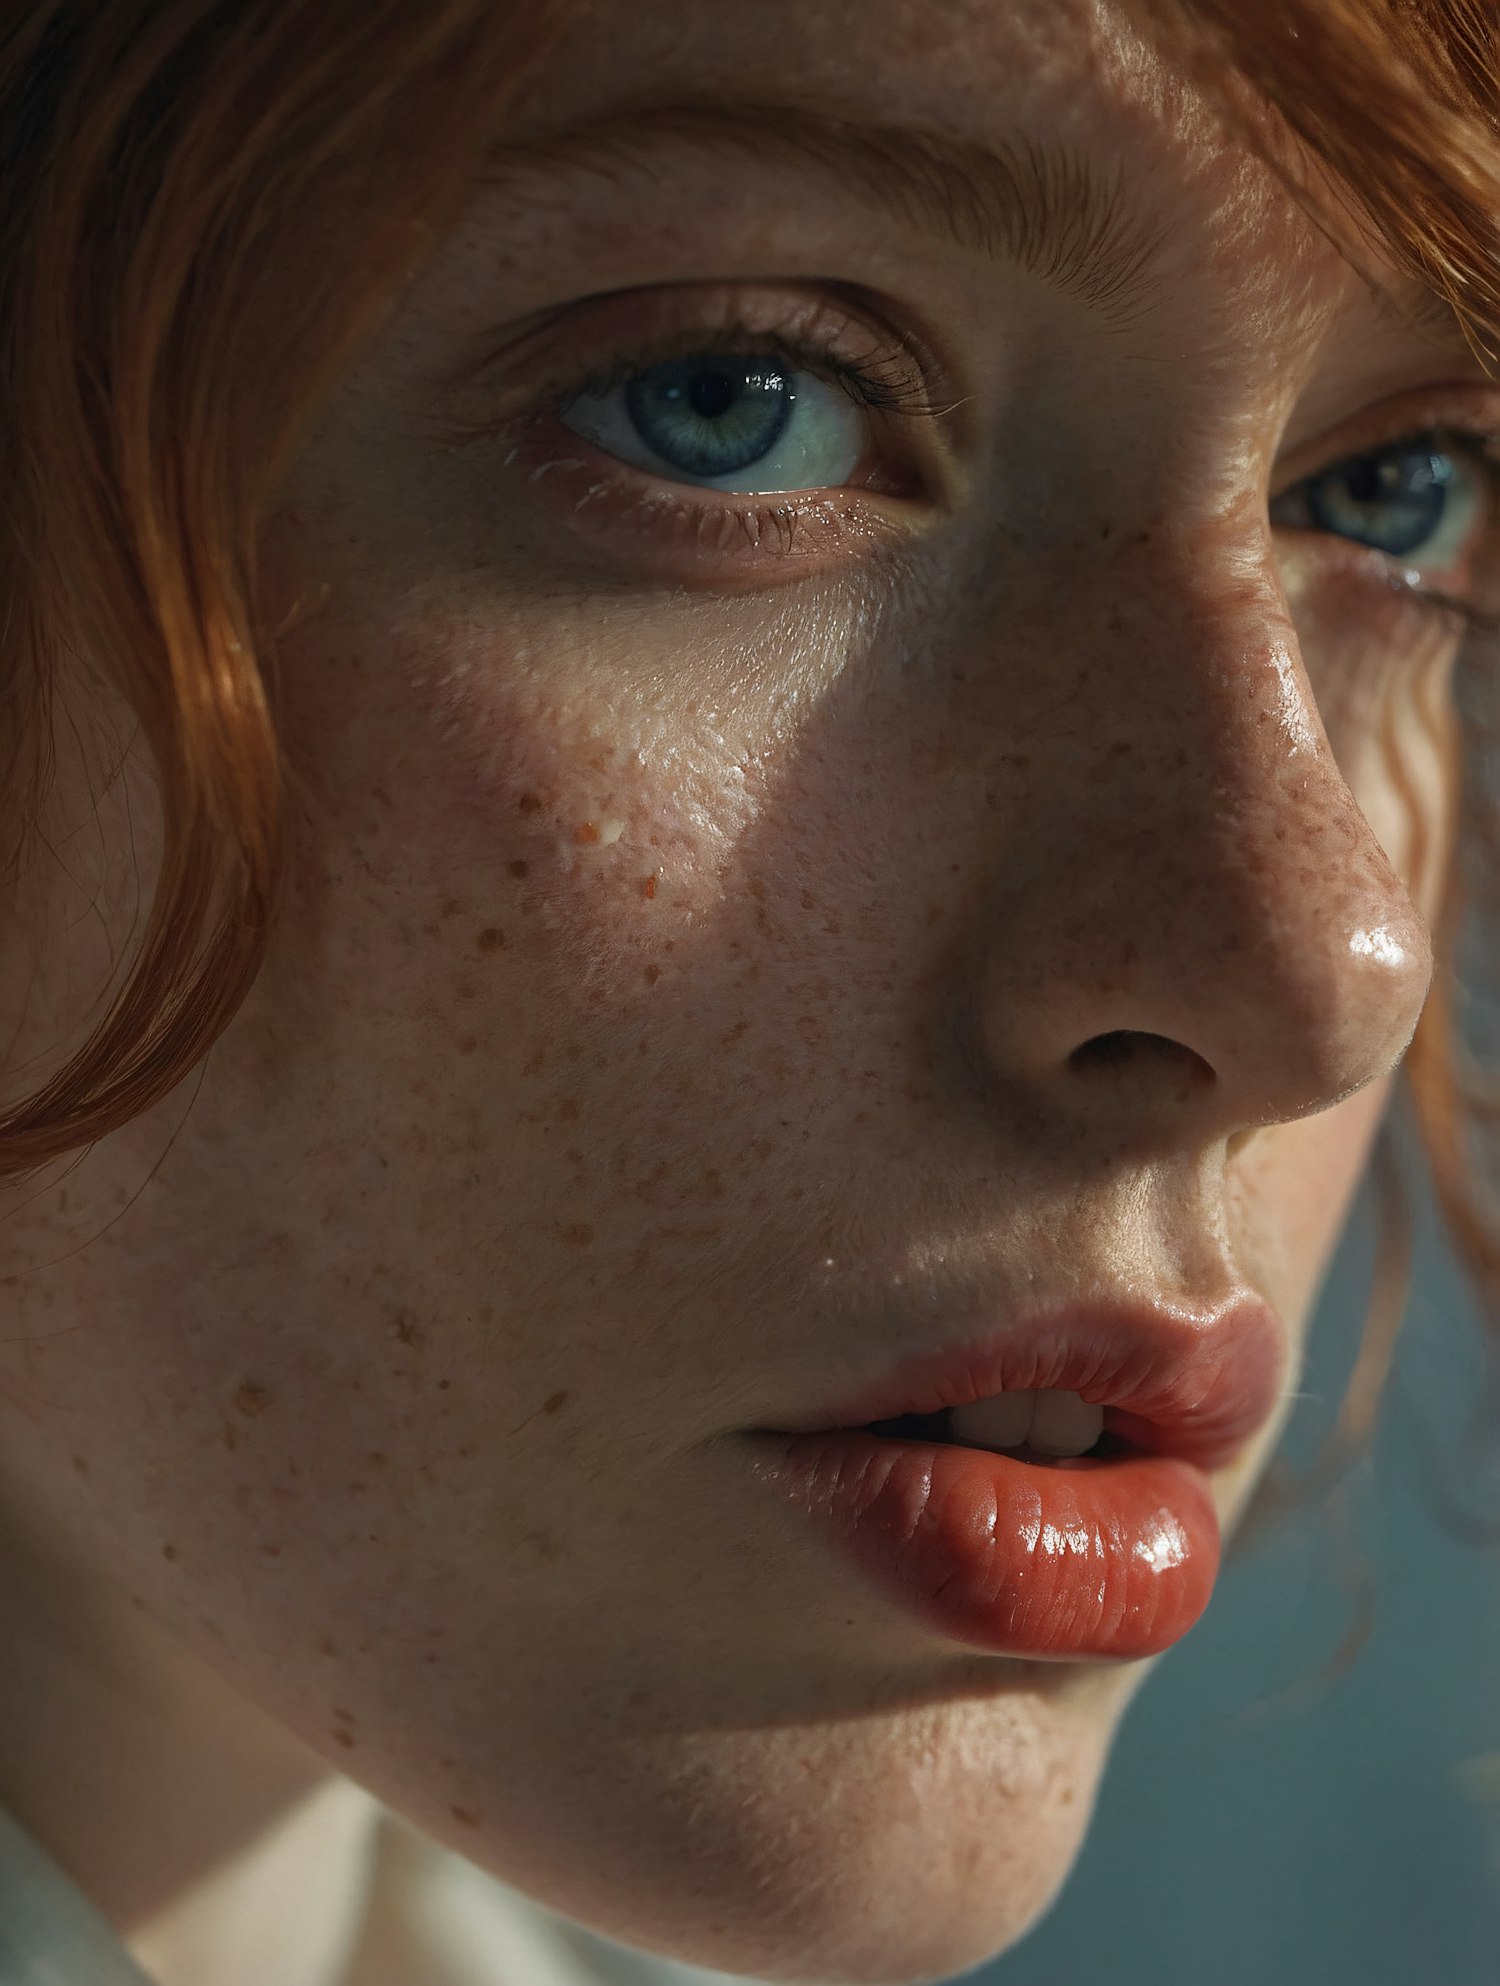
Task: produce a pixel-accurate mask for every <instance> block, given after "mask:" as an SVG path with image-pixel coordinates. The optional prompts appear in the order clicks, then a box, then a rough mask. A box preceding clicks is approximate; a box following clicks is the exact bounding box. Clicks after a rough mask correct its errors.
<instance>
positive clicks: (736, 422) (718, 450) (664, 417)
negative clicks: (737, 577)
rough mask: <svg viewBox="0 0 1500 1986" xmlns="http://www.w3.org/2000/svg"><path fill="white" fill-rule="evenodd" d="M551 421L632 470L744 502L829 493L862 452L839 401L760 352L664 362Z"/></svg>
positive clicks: (858, 416)
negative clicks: (778, 494)
mask: <svg viewBox="0 0 1500 1986" xmlns="http://www.w3.org/2000/svg"><path fill="white" fill-rule="evenodd" d="M558 418H559V419H560V420H561V421H562V424H563V425H564V427H568V428H571V429H572V430H573V432H574V433H575V434H580V435H582V436H583V437H584V439H585V440H587V441H591V442H593V443H594V445H595V446H596V447H598V448H601V449H603V450H604V452H605V453H606V454H608V455H614V456H617V457H618V458H619V459H620V460H621V461H622V462H628V463H630V464H631V465H632V467H634V468H637V469H645V470H648V471H649V472H650V473H651V474H653V475H656V476H662V477H665V478H667V479H668V480H670V481H672V482H679V483H698V484H701V485H703V486H704V487H705V488H708V489H717V490H732V491H740V492H743V493H747V494H748V493H756V494H765V493H769V492H772V491H792V490H807V489H829V488H836V487H838V486H839V485H840V484H842V483H844V482H846V481H847V480H848V478H849V476H850V475H852V474H853V472H854V470H855V469H856V468H857V467H858V464H859V460H860V457H861V455H862V454H863V453H864V447H865V417H864V414H863V411H862V410H861V408H860V407H859V406H857V405H856V403H855V402H854V400H853V399H851V397H850V396H849V394H847V393H845V392H843V391H841V390H840V389H839V388H838V387H836V386H832V385H830V384H829V383H828V382H827V381H825V380H821V379H819V378H817V377H816V376H815V375H814V374H812V373H807V372H798V371H796V370H794V369H793V368H792V367H791V366H789V365H787V364H785V363H784V361H782V360H781V359H778V358H776V357H775V356H774V355H771V354H768V353H764V352H749V353H734V354H725V353H717V352H713V353H700V354H696V355H692V356H689V357H687V358H680V359H665V360H663V361H662V362H661V363H660V364H657V365H652V366H646V367H644V368H643V369H642V370H641V371H640V372H638V373H634V374H632V375H631V376H630V377H629V378H628V379H627V380H625V381H624V383H623V384H621V385H616V386H609V387H605V388H604V389H603V390H602V391H599V392H583V393H579V394H576V395H575V396H574V397H573V399H572V400H570V401H569V402H568V404H567V405H566V406H565V407H564V408H563V409H562V410H561V412H560V413H559V416H558Z"/></svg>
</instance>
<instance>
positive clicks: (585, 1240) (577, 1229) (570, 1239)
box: [562, 1221, 594, 1248]
mask: <svg viewBox="0 0 1500 1986" xmlns="http://www.w3.org/2000/svg"><path fill="white" fill-rule="evenodd" d="M593 1238H594V1230H593V1229H592V1228H591V1227H590V1226H589V1225H588V1223H587V1222H586V1221H570V1222H569V1223H568V1225H567V1226H566V1227H565V1228H564V1229H563V1231H562V1239H563V1243H564V1245H565V1246H566V1247H568V1248H587V1247H588V1245H589V1243H590V1242H591V1241H592V1240H593Z"/></svg>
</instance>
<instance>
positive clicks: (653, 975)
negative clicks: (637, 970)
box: [645, 965, 661, 986]
mask: <svg viewBox="0 0 1500 1986" xmlns="http://www.w3.org/2000/svg"><path fill="white" fill-rule="evenodd" d="M660 978H661V967H660V966H659V965H648V966H647V967H646V968H645V980H646V984H647V985H648V986H654V985H655V984H656V982H657V980H658V979H660Z"/></svg>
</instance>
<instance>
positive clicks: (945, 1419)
mask: <svg viewBox="0 0 1500 1986" xmlns="http://www.w3.org/2000/svg"><path fill="white" fill-rule="evenodd" d="M953 1414H954V1410H953V1408H952V1407H944V1408H943V1409H942V1411H941V1412H940V1413H935V1414H898V1415H897V1416H896V1417H895V1419H893V1420H883V1421H870V1422H869V1423H868V1424H867V1425H866V1426H865V1427H864V1428H863V1429H862V1430H860V1431H861V1432H862V1433H865V1434H874V1435H879V1436H880V1437H882V1438H883V1439H884V1440H887V1441H932V1442H937V1443H939V1444H940V1445H941V1446H943V1447H946V1448H974V1449H978V1450H980V1451H981V1452H983V1453H985V1454H990V1455H1009V1456H1011V1457H1012V1458H1013V1459H1014V1460H1015V1461H1017V1462H1029V1463H1031V1464H1032V1465H1033V1466H1034V1467H1036V1468H1042V1469H1057V1468H1064V1467H1066V1466H1067V1465H1068V1464H1070V1463H1076V1462H1079V1461H1090V1462H1109V1461H1116V1460H1119V1459H1121V1458H1122V1457H1125V1456H1129V1455H1138V1454H1140V1453H1141V1452H1142V1450H1141V1449H1140V1447H1139V1446H1138V1445H1137V1444H1136V1443H1135V1442H1132V1441H1127V1440H1126V1439H1125V1438H1124V1436H1123V1435H1120V1434H1117V1433H1116V1432H1115V1431H1114V1429H1113V1428H1111V1427H1110V1425H1109V1417H1108V1410H1107V1409H1106V1411H1105V1418H1104V1425H1103V1426H1102V1427H1101V1429H1100V1431H1099V1434H1098V1435H1097V1437H1096V1438H1095V1440H1094V1441H1093V1443H1092V1444H1091V1445H1090V1446H1089V1447H1087V1448H1072V1447H1070V1448H1068V1449H1067V1451H1066V1452H1065V1453H1059V1452H1058V1450H1057V1449H1056V1447H1054V1446H1049V1447H1045V1448H1041V1447H1036V1446H1034V1445H1033V1444H1032V1442H1031V1441H1029V1440H1026V1439H1024V1438H1023V1439H1022V1440H1021V1441H1018V1442H1007V1443H1004V1444H1003V1445H1000V1444H997V1443H994V1442H990V1441H984V1440H978V1439H975V1438H973V1437H971V1436H968V1435H961V1434H959V1433H958V1432H956V1431H955V1429H954V1425H953Z"/></svg>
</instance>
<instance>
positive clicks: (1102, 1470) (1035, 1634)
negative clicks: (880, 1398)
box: [750, 1428, 1219, 1661]
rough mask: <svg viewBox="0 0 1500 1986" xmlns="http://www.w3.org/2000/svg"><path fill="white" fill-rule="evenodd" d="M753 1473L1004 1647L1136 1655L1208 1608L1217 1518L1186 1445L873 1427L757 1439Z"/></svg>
mask: <svg viewBox="0 0 1500 1986" xmlns="http://www.w3.org/2000/svg"><path fill="white" fill-rule="evenodd" d="M750 1439H751V1440H752V1441H753V1442H754V1444H755V1461H754V1468H755V1473H756V1474H757V1475H758V1476H759V1477H760V1479H761V1480H762V1481H763V1482H764V1483H766V1484H767V1486H768V1487H770V1488H771V1489H772V1490H773V1491H777V1492H780V1493H781V1494H782V1495H783V1496H784V1497H785V1499H786V1500H787V1502H788V1503H789V1504H791V1505H792V1506H793V1507H795V1509H796V1510H797V1511H798V1513H799V1514H800V1515H802V1516H804V1517H806V1518H807V1519H808V1520H809V1522H810V1523H811V1524H812V1526H813V1528H814V1530H815V1532H817V1533H818V1534H819V1535H820V1536H821V1538H822V1540H823V1542H824V1544H825V1546H826V1547H827V1548H828V1549H829V1550H830V1551H831V1553H832V1554H834V1555H835V1556H837V1557H840V1558H842V1559H843V1561H844V1562H845V1563H846V1564H852V1565H853V1566H854V1567H855V1568H857V1569H858V1570H859V1571H860V1572H862V1573H863V1574H864V1575H865V1576H866V1578H867V1579H869V1580H870V1581H871V1583H872V1584H873V1585H874V1586H875V1587H876V1588H877V1589H878V1590H879V1591H880V1592H882V1593H883V1594H885V1596H886V1597H887V1598H889V1599H892V1600H894V1601H895V1602H896V1603H897V1604H898V1605H900V1606H901V1607H902V1608H903V1609H904V1610H905V1611H907V1612H908V1613H911V1614H914V1615H915V1616H916V1617H917V1619H918V1620H920V1621H922V1622H923V1623H924V1624H925V1625H926V1626H928V1627H930V1628H933V1629H935V1630H936V1631H937V1632H938V1633H940V1634H942V1635H944V1636H946V1637H947V1638H948V1639H950V1640H953V1641H957V1642H960V1643H962V1644H963V1645H964V1646H966V1647H969V1648H978V1649H983V1650H986V1651H988V1652H989V1653H992V1654H996V1655H1012V1656H1026V1657H1032V1658H1043V1659H1050V1660H1053V1661H1066V1660H1085V1659H1094V1660H1108V1659H1114V1660H1131V1659H1136V1658H1140V1657H1143V1656H1148V1655H1157V1654H1160V1652H1161V1651H1162V1650H1163V1649H1164V1648H1170V1647H1171V1645H1172V1644H1173V1642H1175V1641H1178V1640H1180V1639H1181V1638H1182V1636H1183V1635H1184V1634H1186V1633H1187V1631H1188V1629H1189V1628H1190V1627H1191V1626H1192V1625H1193V1623H1194V1622H1195V1621H1196V1620H1197V1619H1198V1616H1199V1615H1200V1614H1201V1613H1202V1612H1203V1609H1204V1608H1205V1607H1206V1606H1207V1605H1208V1601H1209V1596H1210V1594H1211V1593H1212V1591H1213V1585H1214V1579H1215V1577H1216V1576H1217V1573H1218V1569H1219V1524H1218V1517H1217V1515H1216V1513H1215V1510H1214V1506H1213V1502H1212V1499H1211V1497H1210V1495H1209V1486H1208V1479H1207V1477H1206V1476H1205V1474H1204V1473H1203V1471H1202V1470H1201V1469H1200V1468H1198V1467H1197V1466H1196V1465H1195V1464H1193V1463H1191V1462H1187V1461H1184V1460H1182V1459H1180V1458H1177V1457H1171V1456H1164V1455H1151V1454H1129V1455H1122V1456H1118V1457H1114V1458H1110V1459H1108V1460H1106V1459H1104V1458H1095V1457H1080V1458H1079V1459H1077V1460H1076V1461H1072V1462H1065V1463H1058V1464H1055V1465H1051V1466H1047V1465H1040V1464H1036V1463H1031V1462H1026V1461H1021V1460H1018V1459H1017V1458H1016V1457H1014V1456H1010V1455H993V1454H989V1453H987V1452H985V1451H984V1450H981V1449H975V1448H961V1447H952V1446H948V1445H946V1444H944V1443H940V1442H930V1441H906V1440H891V1439H887V1438H885V1437H883V1436H880V1435H875V1434H871V1433H869V1432H867V1431H866V1430H864V1429H849V1428H843V1429H827V1430H823V1431H821V1432H818V1433H814V1434H793V1435H785V1434H781V1435H772V1434H756V1435H753V1436H751V1437H750Z"/></svg>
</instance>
